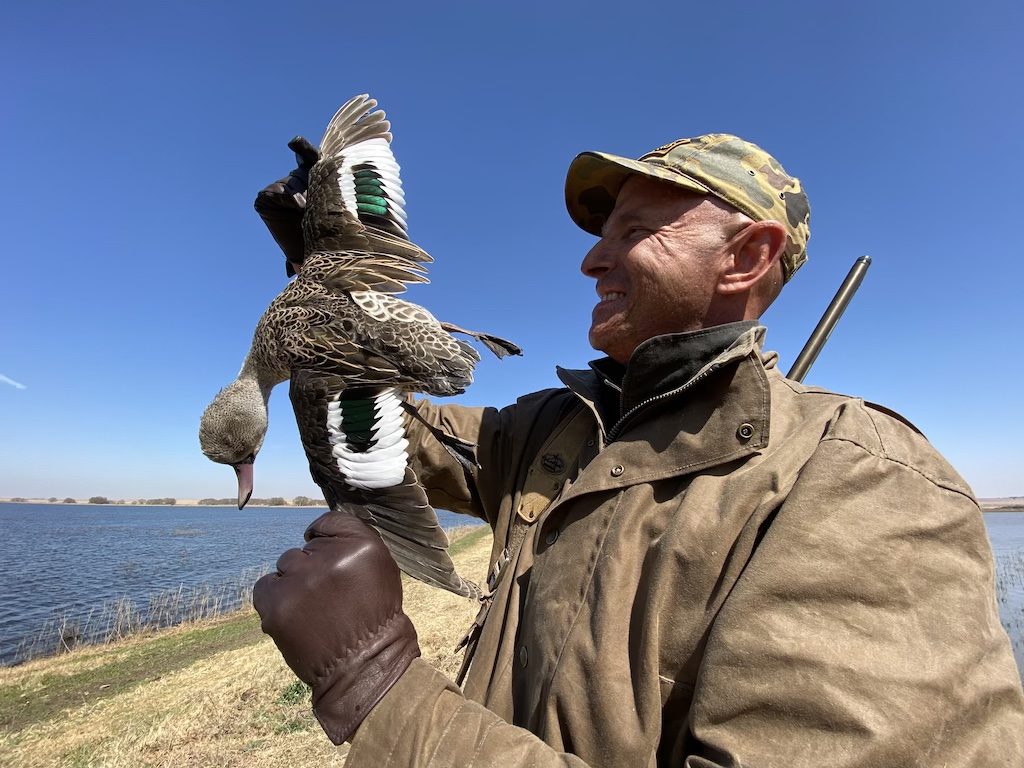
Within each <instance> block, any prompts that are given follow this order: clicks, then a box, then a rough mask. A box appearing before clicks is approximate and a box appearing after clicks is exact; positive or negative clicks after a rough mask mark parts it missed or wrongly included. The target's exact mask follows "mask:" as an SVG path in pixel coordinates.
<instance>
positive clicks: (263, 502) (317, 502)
mask: <svg viewBox="0 0 1024 768" xmlns="http://www.w3.org/2000/svg"><path fill="white" fill-rule="evenodd" d="M10 500H11V501H12V502H15V503H21V502H27V501H28V499H25V498H22V497H21V496H14V497H12V498H11V499H10ZM47 501H49V502H50V503H51V504H56V503H57V502H58V501H60V500H59V499H58V498H57V497H56V496H51V497H50V498H49V499H47ZM60 503H62V504H77V503H78V500H77V499H73V498H71V497H70V496H68V497H67V498H65V499H64V500H63V501H61V502H60ZM88 503H89V504H126V503H127V504H138V505H139V506H148V505H157V506H165V507H170V506H174V505H176V504H177V503H178V500H177V499H172V498H170V497H168V498H164V499H134V500H132V501H129V502H126V501H125V500H124V499H109V498H107V497H106V496H90V497H89V502H88ZM197 504H199V506H201V507H219V506H229V505H232V504H238V499H237V498H229V499H200V500H199V501H198V502H197ZM249 504H250V505H252V506H256V507H326V506H327V502H326V501H324V500H323V499H311V498H310V497H309V496H296V497H295V498H294V499H292V500H291V501H286V500H285V498H284V497H283V496H271V497H270V498H269V499H249Z"/></svg>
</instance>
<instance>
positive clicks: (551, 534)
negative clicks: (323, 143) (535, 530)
mask: <svg viewBox="0 0 1024 768" xmlns="http://www.w3.org/2000/svg"><path fill="white" fill-rule="evenodd" d="M544 541H545V542H547V545H548V546H549V547H550V546H551V545H552V544H554V543H555V542H556V541H558V529H557V528H552V529H551V530H550V531H548V535H547V536H545V537H544Z"/></svg>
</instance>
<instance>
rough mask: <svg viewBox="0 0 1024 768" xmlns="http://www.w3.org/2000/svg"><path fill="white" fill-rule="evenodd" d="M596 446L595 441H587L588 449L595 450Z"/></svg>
mask: <svg viewBox="0 0 1024 768" xmlns="http://www.w3.org/2000/svg"><path fill="white" fill-rule="evenodd" d="M594 445H595V442H594V440H592V439H591V440H587V448H593V447H594Z"/></svg>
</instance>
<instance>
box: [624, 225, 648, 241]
mask: <svg viewBox="0 0 1024 768" xmlns="http://www.w3.org/2000/svg"><path fill="white" fill-rule="evenodd" d="M646 234H647V229H646V228H644V227H630V228H629V229H627V230H626V239H627V240H635V239H637V238H639V237H643V236H644V235H646Z"/></svg>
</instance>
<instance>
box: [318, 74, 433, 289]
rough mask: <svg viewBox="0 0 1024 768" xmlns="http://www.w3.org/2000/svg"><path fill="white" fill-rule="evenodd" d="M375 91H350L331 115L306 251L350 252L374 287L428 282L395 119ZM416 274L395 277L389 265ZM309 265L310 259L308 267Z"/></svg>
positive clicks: (353, 270) (351, 266)
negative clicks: (412, 236)
mask: <svg viewBox="0 0 1024 768" xmlns="http://www.w3.org/2000/svg"><path fill="white" fill-rule="evenodd" d="M376 106H377V102H376V101H375V100H373V99H371V98H369V96H367V95H365V94H364V95H361V96H356V97H355V98H353V99H350V100H349V101H348V102H347V103H346V104H345V105H344V106H343V107H342V108H341V109H339V110H338V112H337V113H336V114H335V115H334V117H333V118H331V122H330V123H329V124H328V126H327V130H326V132H325V133H324V138H323V141H322V142H321V146H320V160H319V161H318V162H317V163H316V164H315V165H314V166H313V168H312V170H311V171H310V176H309V189H308V191H307V193H306V212H305V214H304V216H303V220H302V230H303V238H304V240H305V255H306V257H307V262H308V260H309V257H310V256H312V255H314V254H317V253H335V254H337V253H345V255H346V256H348V257H349V263H348V264H347V265H346V270H347V272H348V273H349V274H350V275H351V276H352V279H353V280H354V281H356V282H360V283H362V284H363V285H366V286H368V288H369V289H371V290H378V291H384V292H387V293H398V292H400V291H401V290H403V288H404V285H403V283H408V282H427V280H426V277H424V273H425V271H426V270H425V269H424V268H423V267H422V266H421V265H422V264H425V263H429V262H430V261H431V258H430V256H429V255H428V254H427V253H426V252H424V251H423V250H422V249H420V248H419V247H418V246H416V245H415V244H413V243H411V242H410V241H409V236H408V230H407V228H406V217H405V209H404V206H405V197H404V195H403V193H402V182H401V178H400V176H399V167H398V163H397V162H395V158H394V156H393V155H392V154H391V133H390V128H391V124H390V123H389V122H388V121H387V119H386V118H385V115H384V112H383V111H381V110H379V109H374V107H376ZM382 263H383V264H385V265H387V264H391V265H394V266H395V267H397V268H399V269H400V270H404V271H405V272H406V273H407V274H408V273H415V276H414V277H412V278H410V279H404V280H400V281H399V282H398V283H395V281H394V280H393V279H391V278H390V277H388V276H386V275H379V273H380V271H381V270H382V269H383V270H385V271H386V270H387V267H382V266H381V265H382ZM304 268H305V267H304Z"/></svg>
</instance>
